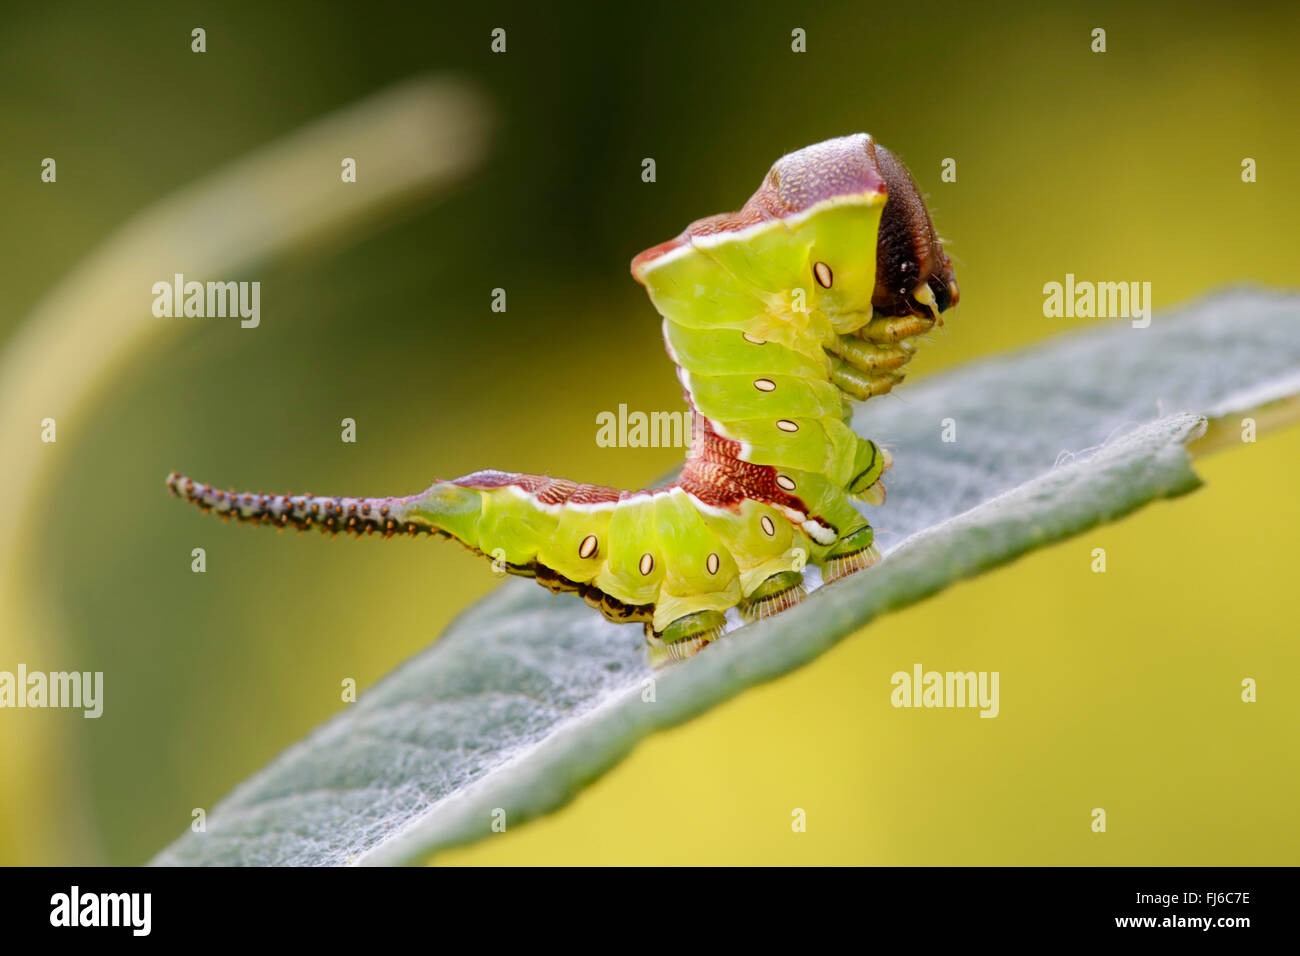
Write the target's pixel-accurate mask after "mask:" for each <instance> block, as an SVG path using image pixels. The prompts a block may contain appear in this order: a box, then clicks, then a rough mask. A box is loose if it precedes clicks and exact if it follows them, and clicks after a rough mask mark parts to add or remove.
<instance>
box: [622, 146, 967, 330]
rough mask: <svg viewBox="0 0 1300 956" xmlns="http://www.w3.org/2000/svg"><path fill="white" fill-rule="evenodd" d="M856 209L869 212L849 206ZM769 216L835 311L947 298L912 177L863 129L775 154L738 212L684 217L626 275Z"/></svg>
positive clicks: (751, 227)
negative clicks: (685, 221) (803, 248)
mask: <svg viewBox="0 0 1300 956" xmlns="http://www.w3.org/2000/svg"><path fill="white" fill-rule="evenodd" d="M863 210H871V214H870V216H869V217H868V216H865V215H861V214H854V213H855V212H858V213H860V212H861V211H863ZM775 220H780V221H782V224H783V225H784V226H785V228H786V230H788V231H789V233H790V234H791V235H794V236H796V237H800V238H802V239H803V241H804V242H805V243H806V244H807V247H808V253H807V261H806V262H805V263H801V264H800V267H801V268H804V267H806V268H807V270H808V271H809V272H810V273H811V278H812V280H813V282H815V283H816V286H817V287H819V288H818V289H816V290H815V291H817V292H819V293H823V292H824V294H828V298H829V299H830V300H831V301H830V302H829V303H828V304H829V305H831V307H832V308H833V309H834V310H835V311H840V312H844V311H866V312H874V313H876V314H878V315H886V316H903V315H916V316H922V317H925V318H931V317H933V318H937V317H938V316H939V314H940V313H942V312H944V311H945V310H947V309H949V308H951V307H952V306H954V305H956V304H957V300H958V298H959V296H960V293H959V291H958V288H957V281H956V279H955V278H954V276H953V270H952V263H951V262H950V261H949V260H948V257H947V256H946V255H945V254H944V251H943V244H942V242H941V241H940V240H939V237H938V235H937V234H936V233H935V231H934V224H933V223H932V222H931V220H930V213H929V210H928V209H926V206H925V200H924V199H923V198H922V197H921V193H920V191H919V190H918V189H917V186H916V182H915V180H913V179H912V175H911V173H909V172H908V171H907V167H906V166H904V165H903V164H902V162H900V161H899V159H898V158H897V157H896V156H894V154H893V153H891V152H890V151H889V150H887V149H885V148H884V147H883V146H880V145H878V144H877V143H876V142H875V140H873V139H872V138H871V137H870V136H869V135H867V134H866V133H857V134H855V135H853V136H843V137H840V138H838V139H831V140H827V141H826V142H824V143H817V144H815V145H813V146H808V147H806V148H804V149H801V150H797V151H796V152H793V153H790V154H788V155H786V156H783V157H781V158H780V159H779V160H777V161H776V163H774V164H773V165H772V168H771V170H770V171H769V172H768V174H767V176H766V178H765V179H764V180H763V184H762V185H761V186H760V187H759V189H758V191H757V192H755V193H754V195H753V196H751V197H750V199H749V201H748V202H746V203H745V205H744V206H743V207H742V208H741V209H740V210H739V211H738V212H734V213H723V214H722V215H718V216H711V217H709V218H707V219H701V220H698V221H697V222H694V223H691V225H690V226H688V227H687V228H686V230H685V231H684V232H683V233H682V234H681V235H680V236H678V237H677V238H675V239H671V240H669V241H668V242H665V243H661V244H659V245H657V246H654V247H652V248H650V249H647V250H646V251H645V252H643V253H641V254H640V255H639V256H637V257H636V258H635V259H633V260H632V274H633V275H634V276H636V278H637V279H638V280H640V281H642V282H645V281H646V279H645V277H646V273H647V272H648V271H649V270H650V269H652V268H654V267H655V266H657V265H658V264H659V263H658V262H657V261H656V260H660V259H661V258H662V257H665V256H670V255H671V254H673V253H675V252H678V251H680V250H683V249H684V248H685V247H689V246H695V247H697V248H699V247H715V249H716V247H717V246H718V245H720V244H721V243H723V242H726V241H728V240H736V239H740V238H742V237H747V236H749V235H751V231H752V232H753V233H760V232H762V231H764V229H765V227H767V226H770V225H773V224H774V221H775ZM805 231H806V237H805ZM715 254H717V253H716V252H715ZM799 281H800V280H798V279H796V280H794V282H795V284H798V282H799Z"/></svg>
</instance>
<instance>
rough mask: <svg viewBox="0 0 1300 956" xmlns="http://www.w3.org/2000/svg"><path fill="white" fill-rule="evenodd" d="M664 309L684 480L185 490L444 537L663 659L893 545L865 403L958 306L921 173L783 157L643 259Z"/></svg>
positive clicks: (858, 156) (878, 156) (811, 153)
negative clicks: (363, 492) (686, 439)
mask: <svg viewBox="0 0 1300 956" xmlns="http://www.w3.org/2000/svg"><path fill="white" fill-rule="evenodd" d="M631 269H632V275H633V277H634V278H635V279H636V280H637V281H638V282H640V283H641V284H642V285H643V286H645V288H646V291H647V292H648V293H649V295H650V299H651V301H652V303H653V304H654V307H655V308H656V309H657V310H658V312H659V313H660V315H661V316H662V317H663V336H664V342H665V345H666V347H667V351H668V355H669V358H671V359H672V361H673V364H674V365H676V367H677V376H678V378H679V380H680V382H681V385H682V390H683V393H684V396H685V399H686V402H687V404H688V407H689V409H690V412H691V414H692V416H693V421H694V428H693V436H694V437H693V440H692V444H691V446H690V449H689V452H688V454H687V457H686V463H685V465H684V467H683V468H682V471H681V473H680V476H679V477H678V479H677V480H676V481H674V482H673V483H672V484H670V485H668V486H666V487H663V488H657V489H653V490H644V491H619V490H616V489H613V488H606V487H602V486H598V485H590V484H579V483H577V482H574V481H569V480H567V479H561V478H550V477H546V476H544V475H527V474H513V473H506V472H500V471H479V472H475V473H474V474H470V475H465V476H464V477H462V478H457V479H455V480H453V481H436V482H434V484H433V485H431V486H430V487H429V488H428V489H426V490H425V491H423V492H420V493H419V494H414V495H407V496H405V497H385V498H339V497H318V496H314V495H309V494H308V495H265V494H253V493H249V492H244V493H237V492H233V491H229V492H228V491H221V490H217V489H215V488H214V487H213V486H211V485H208V484H201V483H199V482H196V481H194V480H192V479H190V478H187V477H185V476H183V475H181V474H178V473H175V472H173V473H172V474H170V475H169V476H168V477H167V486H168V488H169V489H170V490H171V491H172V493H173V494H175V495H177V496H179V497H182V498H184V499H186V500H188V501H191V502H193V503H195V504H197V505H198V506H199V507H200V508H202V509H204V510H205V511H210V512H213V513H216V514H218V515H220V516H222V517H223V518H225V519H227V520H229V519H231V518H234V519H236V520H239V521H245V522H253V523H263V524H270V525H274V526H278V527H281V528H284V527H289V526H292V527H295V528H298V529H299V530H307V529H309V528H319V529H320V530H321V531H323V532H326V533H334V534H337V533H339V532H351V533H354V534H357V535H361V534H367V535H369V534H376V533H378V534H381V535H383V536H384V537H391V536H393V535H397V534H404V535H412V536H418V535H437V536H440V537H448V538H454V539H456V540H457V541H459V542H460V543H461V544H463V545H464V546H465V547H467V548H468V549H470V550H471V551H473V552H475V553H477V554H481V555H486V556H489V557H492V558H494V559H495V560H496V562H497V563H498V567H501V566H504V569H505V570H506V571H508V572H510V573H512V574H517V575H524V576H528V577H532V578H534V579H535V580H536V581H537V582H538V583H539V584H541V585H543V586H544V587H546V588H549V589H550V590H551V591H554V592H557V593H559V592H572V593H576V594H578V595H580V596H581V597H582V598H583V599H584V600H585V601H586V602H587V603H588V604H590V605H592V606H593V607H595V608H597V609H599V610H600V611H601V612H602V613H603V614H604V616H605V617H606V618H608V619H609V620H611V621H616V622H638V623H641V624H643V625H644V630H645V637H646V644H647V647H648V650H649V657H650V660H651V662H652V663H653V664H655V665H659V664H662V663H665V662H668V661H675V660H681V659H684V658H687V657H690V656H692V655H694V654H695V653H697V652H699V651H700V650H701V649H703V648H704V647H707V646H708V645H709V644H710V643H712V642H713V641H715V640H716V639H717V638H718V637H719V636H721V634H722V633H723V632H724V630H725V629H726V620H727V619H726V615H727V612H728V611H731V610H732V609H737V610H738V611H739V612H740V615H741V617H742V618H743V619H744V620H755V619H758V618H762V617H766V616H767V615H770V614H774V613H777V612H779V611H782V610H784V609H785V608H788V607H790V606H792V605H793V604H794V603H796V602H797V601H799V600H800V599H802V597H803V596H804V595H805V593H806V592H805V588H804V582H803V571H804V569H805V568H806V567H807V566H808V565H814V566H816V567H818V568H819V569H820V570H821V574H822V577H823V580H825V581H833V580H835V579H837V578H841V577H844V576H845V575H848V574H852V573H854V572H856V571H860V570H863V569H864V568H868V567H870V566H871V565H873V564H874V563H876V562H877V561H878V560H879V559H880V554H879V552H878V550H877V549H876V547H875V543H874V532H873V531H872V528H871V525H870V524H869V523H868V522H867V520H866V519H865V518H864V517H863V516H862V514H861V513H860V511H859V510H858V508H857V507H856V506H855V504H854V501H855V500H856V501H863V502H866V503H869V504H873V505H879V504H881V503H883V502H884V500H885V486H884V484H883V483H882V481H881V478H882V476H883V475H884V473H885V472H886V471H887V470H888V469H889V466H890V463H891V458H890V455H889V453H888V452H887V451H886V450H885V449H883V448H882V447H880V446H879V445H878V444H876V443H875V442H873V441H870V440H868V439H864V438H862V437H860V436H858V435H857V434H856V433H854V431H853V430H852V428H851V427H850V424H849V423H850V409H851V405H850V402H851V401H853V400H859V401H862V400H866V399H869V398H871V397H873V396H876V395H882V394H884V393H886V392H888V391H890V390H891V389H892V388H894V387H895V386H896V385H898V384H899V383H900V382H901V381H902V380H903V368H904V366H906V365H907V363H908V361H909V360H910V359H911V357H912V355H913V352H914V349H915V345H916V341H917V339H918V337H920V336H922V335H924V334H925V333H926V332H928V331H930V329H931V328H933V327H934V326H935V324H936V323H938V324H940V325H941V324H942V322H943V320H942V317H941V316H942V313H943V312H944V311H946V310H947V309H949V308H950V307H952V306H954V305H956V304H957V301H958V297H959V292H958V288H957V283H956V280H955V279H954V276H953V269H952V264H951V263H950V262H949V260H948V257H947V256H946V255H945V254H944V251H943V247H942V243H941V241H940V240H939V238H938V236H937V235H936V234H935V230H934V225H933V223H932V222H931V219H930V214H929V211H928V210H927V208H926V206H925V202H924V200H923V199H922V197H921V195H920V192H919V190H918V189H917V186H916V182H915V181H914V180H913V178H912V176H911V174H910V173H909V172H908V170H907V168H906V167H905V166H904V165H903V163H902V162H901V161H899V160H898V159H897V158H896V157H895V156H894V155H893V154H892V153H891V152H889V150H887V149H885V148H884V147H883V146H880V145H878V144H877V143H876V142H875V141H874V140H873V139H872V138H871V137H870V136H869V135H867V134H865V133H858V134H856V135H852V136H845V137H841V138H838V139H832V140H828V141H827V142H824V143H819V144H816V145H813V146H809V147H806V148H804V149H801V150H798V151H796V152H793V153H790V154H788V155H786V156H784V157H782V158H781V159H779V160H778V161H777V162H776V163H775V164H774V165H773V166H772V168H771V170H770V171H769V172H768V174H767V176H766V177H765V178H764V180H763V182H762V185H761V186H760V187H759V189H758V191H757V192H755V193H754V194H753V196H751V197H750V198H749V200H748V201H747V202H746V203H745V204H744V206H742V207H741V209H740V210H739V211H738V212H734V213H723V214H720V215H716V216H712V217H709V218H706V219H700V220H697V221H696V222H694V223H692V224H691V225H689V226H688V227H687V228H686V229H685V230H684V231H683V232H682V233H681V234H680V235H678V236H677V237H676V238H674V239H670V240H668V241H667V242H663V243H660V244H659V245H657V246H652V247H651V248H649V249H647V250H646V251H644V252H642V253H641V254H640V255H638V256H637V257H636V258H634V259H633V260H632V265H631Z"/></svg>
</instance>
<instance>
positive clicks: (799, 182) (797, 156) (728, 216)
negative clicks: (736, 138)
mask: <svg viewBox="0 0 1300 956" xmlns="http://www.w3.org/2000/svg"><path fill="white" fill-rule="evenodd" d="M887 192H888V181H887V179H886V174H885V171H883V170H882V169H881V163H880V160H879V158H878V157H877V155H876V143H875V141H874V140H873V139H872V138H871V137H870V136H869V135H867V134H866V133H855V134H854V135H852V136H841V137H839V138H838V139H828V140H826V142H824V143H816V144H814V145H812V146H806V147H804V148H803V149H800V150H796V151H795V152H793V153H789V154H787V155H785V156H782V157H781V158H780V159H778V160H777V161H776V162H775V163H773V164H772V168H771V169H770V170H768V173H767V176H766V177H765V178H764V179H763V184H762V185H761V186H759V187H758V191H757V192H756V193H754V195H752V196H750V197H749V201H748V202H746V203H745V205H744V206H742V207H741V208H740V210H739V211H738V212H724V213H721V214H719V215H716V216H709V217H708V218H706V219H697V220H696V221H695V222H693V223H691V224H690V225H689V226H687V227H686V229H685V231H684V232H682V234H681V235H679V236H677V237H676V238H673V239H669V240H668V241H667V242H661V243H659V245H657V246H652V247H650V248H649V249H647V250H645V252H642V253H641V254H640V255H638V256H637V257H636V258H635V259H633V260H632V275H633V276H635V277H636V279H637V281H641V270H642V269H643V268H644V267H645V266H646V265H647V264H648V263H650V262H652V261H653V260H655V259H658V258H659V257H660V256H663V255H666V254H667V253H669V252H672V251H673V250H674V249H677V248H679V247H681V246H683V245H685V244H687V243H689V242H690V241H691V239H692V238H695V237H699V236H713V235H718V234H720V233H726V232H738V231H740V230H742V229H745V228H747V227H749V226H755V225H758V224H759V223H761V222H766V221H769V220H772V219H785V218H788V217H790V216H796V215H798V214H799V213H801V212H806V211H807V210H809V209H811V208H812V207H813V206H815V205H817V204H818V203H821V202H825V201H826V200H828V199H835V198H837V197H839V196H861V195H864V194H867V193H879V194H885V193H887Z"/></svg>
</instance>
